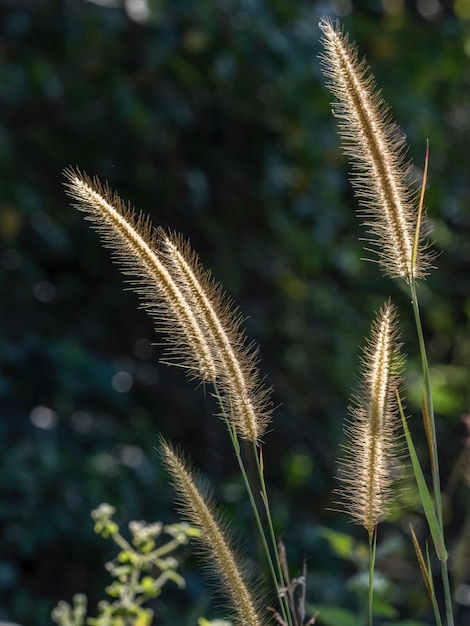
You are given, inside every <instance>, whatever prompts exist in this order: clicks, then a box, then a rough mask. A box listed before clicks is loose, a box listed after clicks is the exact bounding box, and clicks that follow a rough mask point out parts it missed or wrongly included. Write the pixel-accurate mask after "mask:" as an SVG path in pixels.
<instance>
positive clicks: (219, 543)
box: [160, 439, 263, 626]
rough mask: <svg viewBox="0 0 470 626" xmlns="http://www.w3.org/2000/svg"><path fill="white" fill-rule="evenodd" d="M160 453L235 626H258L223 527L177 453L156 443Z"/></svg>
mask: <svg viewBox="0 0 470 626" xmlns="http://www.w3.org/2000/svg"><path fill="white" fill-rule="evenodd" d="M160 453H161V456H162V459H163V461H164V463H165V466H166V468H167V470H168V472H169V473H170V476H171V478H172V482H173V484H174V486H175V488H176V490H177V492H178V495H179V503H180V508H181V512H182V515H183V516H184V517H185V518H186V519H187V520H188V521H189V522H190V523H191V524H193V525H194V526H197V527H198V528H199V529H200V531H201V538H200V541H201V543H202V546H203V548H204V550H205V551H206V552H207V559H206V563H208V564H210V565H209V568H210V569H213V570H214V571H212V572H211V574H212V577H213V578H214V580H216V581H218V582H219V583H220V584H222V586H223V588H224V589H225V591H226V592H227V594H228V596H229V599H230V601H231V605H232V610H233V612H234V617H235V623H236V624H237V625H238V626H262V624H263V621H262V620H261V617H260V615H259V611H258V608H257V602H256V601H255V600H254V599H253V596H252V594H251V592H250V590H249V588H248V585H247V583H246V576H245V574H244V572H243V568H242V567H241V566H240V563H239V562H238V561H237V559H236V557H235V554H234V551H233V549H232V547H231V545H230V542H229V540H228V537H227V532H226V530H225V529H224V527H223V524H221V522H220V521H219V520H218V519H217V517H216V515H215V514H214V509H213V505H212V503H211V502H210V499H209V498H208V497H207V496H206V495H205V494H204V492H203V491H202V490H201V488H200V487H199V485H198V484H197V481H196V479H195V477H194V472H193V470H192V469H191V468H190V467H189V465H188V463H187V461H185V460H184V459H183V457H182V456H181V454H180V453H179V452H177V451H175V450H174V449H173V448H172V447H171V446H170V445H169V444H168V443H167V442H166V441H164V440H163V439H161V440H160Z"/></svg>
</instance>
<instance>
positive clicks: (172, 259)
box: [159, 230, 271, 442]
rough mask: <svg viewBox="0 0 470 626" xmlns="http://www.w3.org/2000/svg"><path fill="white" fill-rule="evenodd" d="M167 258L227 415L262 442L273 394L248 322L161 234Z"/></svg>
mask: <svg viewBox="0 0 470 626" xmlns="http://www.w3.org/2000/svg"><path fill="white" fill-rule="evenodd" d="M159 235H160V242H161V244H160V251H161V257H162V259H163V260H164V262H165V265H166V266H167V267H168V269H169V271H170V272H171V274H172V276H174V277H175V279H176V280H177V281H178V283H179V284H180V285H181V286H182V288H183V290H184V292H185V297H186V299H187V302H188V304H189V305H190V307H191V309H192V310H193V311H194V312H195V315H196V317H197V319H198V320H199V322H200V324H201V327H202V328H203V332H204V335H205V336H206V337H207V338H208V340H209V343H210V345H211V346H212V352H213V355H214V360H215V361H216V362H217V365H218V368H217V372H218V374H219V375H218V378H217V385H218V387H219V389H220V391H221V392H222V393H221V398H222V401H223V411H224V413H225V414H226V415H227V416H228V417H229V419H230V420H231V421H232V422H233V423H234V424H235V426H236V428H237V430H238V432H239V434H240V435H241V437H242V438H243V439H246V440H248V441H252V442H256V441H258V440H259V439H260V437H261V435H262V433H263V432H264V431H265V429H266V426H267V424H268V422H269V419H270V413H271V405H270V403H269V395H270V391H271V390H270V389H268V388H265V387H263V385H262V383H261V381H260V379H259V373H258V369H257V359H256V350H255V349H254V348H253V346H252V345H247V343H246V339H245V334H244V332H243V331H242V330H241V329H240V326H241V323H242V321H243V320H242V317H241V315H240V313H239V312H238V311H237V309H236V308H235V307H234V305H233V303H232V301H231V300H230V299H229V298H228V297H227V296H226V295H225V294H224V292H223V291H222V289H221V287H220V285H219V284H217V283H215V282H214V280H213V279H212V277H211V275H210V273H209V272H207V271H204V270H203V268H202V267H201V265H200V263H199V259H198V256H197V254H196V253H195V252H194V251H193V250H191V248H190V246H189V245H188V244H187V243H186V242H184V241H183V240H182V238H181V237H180V236H179V235H168V234H166V233H165V232H164V231H162V230H160V231H159Z"/></svg>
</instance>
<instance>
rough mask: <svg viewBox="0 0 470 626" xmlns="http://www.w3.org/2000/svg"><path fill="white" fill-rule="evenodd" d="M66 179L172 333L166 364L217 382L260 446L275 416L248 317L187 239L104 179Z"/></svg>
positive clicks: (229, 411) (227, 407) (236, 418)
mask: <svg viewBox="0 0 470 626" xmlns="http://www.w3.org/2000/svg"><path fill="white" fill-rule="evenodd" d="M65 175H66V177H67V179H68V183H67V192H68V194H69V195H70V196H71V197H72V198H73V199H74V200H75V201H76V203H75V206H76V207H77V208H78V209H79V210H81V211H84V212H85V213H87V214H88V219H90V220H91V221H92V222H94V224H95V226H96V229H97V230H98V231H99V232H101V233H102V234H103V236H104V242H105V244H106V245H108V246H109V247H111V248H112V249H113V250H114V253H115V256H116V258H117V260H118V261H119V262H120V263H121V264H122V265H123V268H124V273H125V274H129V275H133V276H134V277H135V278H134V279H133V280H132V284H133V286H134V287H135V290H136V291H137V293H138V294H139V295H140V296H141V297H142V300H143V307H144V308H145V309H146V310H147V311H148V312H149V313H150V314H151V315H152V316H153V317H154V318H155V319H156V321H157V323H158V325H159V327H160V330H161V331H162V333H163V335H164V336H165V339H166V343H167V352H166V355H165V360H166V361H168V362H170V363H173V364H175V363H176V364H178V365H179V366H180V367H184V368H185V369H186V370H187V371H188V372H189V374H190V375H191V376H193V377H195V378H199V379H200V380H201V381H202V382H211V383H213V384H214V385H215V387H216V390H217V395H218V397H219V400H220V403H221V410H222V413H223V414H224V417H226V418H227V419H228V420H229V422H230V423H231V424H232V425H233V426H234V427H235V429H236V430H237V432H238V434H239V436H241V437H242V438H244V439H247V440H249V441H252V442H253V443H258V442H259V440H260V438H261V437H262V435H263V433H264V431H265V429H266V426H267V424H268V422H269V418H270V413H271V407H270V403H269V394H270V390H269V389H267V388H265V387H263V385H262V383H261V381H260V379H259V373H258V369H257V367H256V350H255V349H254V348H253V346H252V345H247V343H246V339H245V335H244V333H243V332H242V331H241V329H240V326H241V322H242V319H241V316H240V315H239V314H238V313H237V311H236V309H234V307H233V305H232V303H231V301H230V300H229V299H228V298H227V297H226V296H225V295H224V293H223V292H222V289H221V287H220V285H218V284H217V283H216V282H215V281H214V280H213V279H212V277H211V275H210V273H209V272H207V271H204V270H203V268H202V267H201V265H200V263H199V261H198V258H197V255H196V254H195V253H194V252H193V251H192V250H191V248H190V247H189V244H187V243H185V242H184V241H183V240H182V239H181V237H179V236H175V235H168V234H166V233H165V232H164V231H163V229H161V228H159V229H155V228H153V227H152V225H151V223H150V221H149V219H148V218H146V217H144V216H143V215H141V214H140V215H138V214H136V213H135V212H134V211H133V210H132V209H131V208H130V207H129V206H128V205H126V204H125V203H124V202H123V201H122V200H121V198H119V196H118V195H117V194H115V193H113V192H112V191H111V190H110V189H109V187H108V186H107V185H102V184H101V183H100V182H99V181H98V180H97V179H96V178H95V179H91V178H89V177H88V176H86V175H83V174H82V173H81V172H79V171H78V170H73V169H67V170H66V171H65Z"/></svg>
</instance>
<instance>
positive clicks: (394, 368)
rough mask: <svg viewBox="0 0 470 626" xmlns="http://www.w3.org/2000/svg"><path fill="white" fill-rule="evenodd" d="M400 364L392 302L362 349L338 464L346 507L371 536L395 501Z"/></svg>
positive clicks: (382, 313)
mask: <svg viewBox="0 0 470 626" xmlns="http://www.w3.org/2000/svg"><path fill="white" fill-rule="evenodd" d="M401 365H402V359H401V358H400V354H399V344H398V343H397V330H396V310H395V307H394V306H393V305H392V304H390V302H387V303H386V304H385V305H384V306H383V308H382V309H380V311H379V313H378V315H377V317H376V319H375V320H374V322H373V324H372V328H371V334H370V338H369V340H368V342H367V343H366V345H365V347H364V348H363V353H362V359H361V368H362V372H361V373H362V378H361V382H360V386H359V390H358V393H357V395H356V397H355V398H354V405H353V407H352V408H351V419H350V420H349V422H348V425H347V427H346V433H347V436H348V443H347V445H346V447H345V456H344V458H343V459H342V460H341V461H340V462H339V478H340V480H341V483H342V484H341V489H340V495H341V497H342V503H343V505H344V506H345V508H346V509H347V511H348V512H349V513H350V514H351V516H352V518H353V519H354V520H355V521H356V522H358V523H359V524H361V525H362V526H364V528H366V529H367V531H368V533H369V536H371V535H372V533H373V532H374V529H375V527H376V526H377V524H378V523H379V521H380V520H381V519H382V518H383V517H384V514H385V513H386V507H387V504H388V503H389V501H390V496H391V486H392V483H393V469H394V466H395V463H396V453H397V438H398V435H397V428H398V427H399V424H400V420H399V413H398V407H397V401H396V389H397V387H399V382H400V380H399V379H400V368H401Z"/></svg>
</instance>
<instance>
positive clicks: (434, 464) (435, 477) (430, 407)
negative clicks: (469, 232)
mask: <svg viewBox="0 0 470 626" xmlns="http://www.w3.org/2000/svg"><path fill="white" fill-rule="evenodd" d="M410 290H411V304H412V307H413V314H414V318H415V324H416V331H417V334H418V343H419V351H420V355H421V366H422V370H423V385H424V394H425V401H426V409H427V417H426V419H428V420H429V427H430V431H431V444H432V445H431V455H432V456H431V471H432V483H433V493H434V500H435V509H436V516H437V520H438V524H439V529H440V533H441V537H442V542H443V543H444V525H443V519H442V496H441V481H440V475H439V458H438V453H437V436H436V423H435V419H434V404H433V398H432V385H431V375H430V372H429V364H428V357H427V352H426V344H425V341H424V334H423V327H422V324H421V316H420V312H419V303H418V296H417V292H416V283H415V280H410ZM441 574H442V584H443V589H444V601H445V611H446V620H447V626H454V616H453V611H452V596H451V592H450V582H449V570H448V566H447V559H442V560H441Z"/></svg>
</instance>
